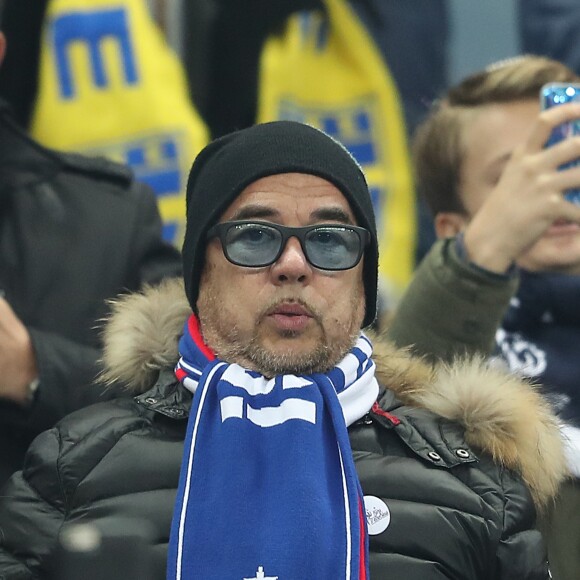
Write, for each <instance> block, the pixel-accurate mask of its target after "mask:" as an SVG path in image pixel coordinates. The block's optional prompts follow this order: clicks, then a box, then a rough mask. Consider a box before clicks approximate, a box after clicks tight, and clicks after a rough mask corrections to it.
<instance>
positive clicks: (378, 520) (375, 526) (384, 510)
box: [364, 495, 391, 536]
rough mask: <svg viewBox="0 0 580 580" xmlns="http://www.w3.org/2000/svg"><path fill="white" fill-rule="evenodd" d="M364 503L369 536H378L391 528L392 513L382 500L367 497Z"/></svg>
mask: <svg viewBox="0 0 580 580" xmlns="http://www.w3.org/2000/svg"><path fill="white" fill-rule="evenodd" d="M364 501H365V514H366V517H367V529H368V532H369V536H377V535H378V534H381V533H383V532H384V531H385V530H386V529H387V528H388V527H389V524H390V523H391V511H390V510H389V508H388V506H387V504H386V503H385V502H384V501H383V500H382V499H379V498H378V497H375V496H374V495H365V497H364Z"/></svg>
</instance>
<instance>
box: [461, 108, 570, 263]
mask: <svg viewBox="0 0 580 580" xmlns="http://www.w3.org/2000/svg"><path fill="white" fill-rule="evenodd" d="M577 118H580V105H579V104H568V105H562V106H559V107H554V108H551V109H548V110H546V111H542V112H541V113H540V114H539V115H538V118H537V120H536V122H535V123H534V125H533V127H532V130H531V132H530V135H529V137H528V138H527V140H526V141H525V142H524V143H522V144H521V145H520V146H519V147H516V149H514V151H513V153H512V155H511V157H510V160H509V161H508V162H507V164H506V166H505V168H504V170H503V172H502V175H501V178H500V180H499V182H498V184H497V185H496V186H495V188H494V189H493V190H492V191H491V193H490V194H489V196H488V197H487V199H486V200H485V202H484V203H483V205H482V206H481V208H480V209H479V211H477V212H476V214H475V216H474V217H473V219H472V220H471V222H470V223H469V225H468V226H467V228H466V230H465V237H464V241H465V247H466V249H467V253H468V255H469V258H470V260H471V261H472V262H474V263H475V264H477V265H479V266H481V267H483V268H486V269H487V270H491V271H493V272H500V273H503V272H506V271H507V270H508V268H509V267H510V266H511V265H512V264H513V263H514V262H515V261H517V259H518V258H519V257H520V256H522V254H524V253H525V252H526V251H527V250H529V249H530V248H531V247H532V246H533V245H534V244H535V243H536V242H537V241H538V240H539V239H540V238H541V237H542V236H543V234H544V233H545V232H546V230H547V229H548V228H549V227H550V226H551V225H552V224H553V223H554V222H555V221H557V220H567V221H570V222H575V223H580V206H578V205H574V204H572V203H570V202H568V201H567V200H566V199H565V198H564V195H563V193H564V191H565V190H566V189H570V188H578V187H580V167H575V168H569V169H566V170H564V171H560V170H558V167H559V166H560V165H562V164H564V163H567V162H569V161H572V160H574V159H577V158H580V137H574V138H570V139H565V140H564V141H562V142H560V143H558V144H557V145H554V146H552V147H548V148H544V145H545V143H546V141H547V140H548V138H549V136H550V133H551V132H552V129H553V128H554V127H556V126H557V125H560V124H561V123H563V122H565V121H569V120H572V119H577Z"/></svg>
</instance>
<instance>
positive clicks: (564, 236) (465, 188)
mask: <svg viewBox="0 0 580 580" xmlns="http://www.w3.org/2000/svg"><path fill="white" fill-rule="evenodd" d="M538 107H539V105H538V101H536V100H529V101H518V102H514V103H504V104H495V105H488V106H485V107H481V108H480V110H479V111H478V112H477V113H476V114H475V115H474V116H473V118H472V119H471V121H469V122H467V123H466V124H465V128H464V129H463V144H464V150H465V158H464V160H463V164H462V168H461V185H460V195H461V199H462V201H463V204H464V206H465V208H466V210H467V214H468V218H470V217H473V216H474V215H475V213H476V212H477V211H478V210H479V208H480V207H481V206H482V204H483V203H484V201H485V200H486V198H487V196H488V195H489V194H490V192H491V191H492V189H493V188H494V187H495V186H496V185H497V183H498V181H499V179H500V177H501V174H502V172H503V169H504V167H505V166H506V163H507V162H508V160H509V158H510V155H511V153H512V151H513V150H514V149H515V147H516V146H518V145H520V144H521V143H522V142H523V141H524V140H525V139H526V138H527V137H528V136H529V134H530V130H531V127H532V125H533V123H534V121H535V120H536V119H537V116H538V112H539V108H538ZM490 235H492V232H490ZM579 264H580V226H578V225H577V224H573V223H560V224H554V225H553V226H551V227H550V228H549V229H548V230H547V231H546V233H545V234H544V235H543V236H542V237H541V238H540V239H539V240H538V241H537V242H536V243H535V244H534V245H533V246H532V247H531V248H530V249H529V250H528V251H527V252H526V253H525V254H523V255H522V256H521V257H520V259H518V265H520V266H521V267H523V268H525V269H527V270H531V271H543V270H548V271H549V270H555V271H559V272H570V273H572V272H577V269H578V265H579Z"/></svg>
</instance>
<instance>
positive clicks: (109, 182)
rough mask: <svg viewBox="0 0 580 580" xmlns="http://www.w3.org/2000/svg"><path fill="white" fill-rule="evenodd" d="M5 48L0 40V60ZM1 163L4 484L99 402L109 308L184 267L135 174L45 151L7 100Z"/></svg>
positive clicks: (0, 126)
mask: <svg viewBox="0 0 580 580" xmlns="http://www.w3.org/2000/svg"><path fill="white" fill-rule="evenodd" d="M0 9H1V7H0ZM5 46H6V43H5V38H4V36H3V34H1V33H0V60H1V57H2V56H3V54H4V51H5ZM0 167H1V171H0V208H1V211H0V294H1V297H0V449H1V450H2V452H1V454H0V483H3V482H4V481H5V480H6V479H7V478H8V477H9V476H10V475H11V474H12V473H13V472H14V471H16V470H18V469H20V468H21V467H22V459H23V457H24V453H25V451H26V448H27V447H28V445H29V444H30V442H31V441H32V439H33V438H34V436H36V435H37V434H38V433H40V432H41V431H44V430H45V429H47V428H49V427H52V426H53V425H54V424H55V423H56V422H57V421H58V420H59V419H60V418H62V417H63V416H64V415H66V414H67V413H69V412H70V411H72V410H74V409H78V408H79V407H81V406H84V405H86V404H89V403H92V402H95V401H97V400H100V399H101V398H102V397H103V393H102V391H103V389H102V387H96V386H90V385H91V383H92V382H93V380H94V378H95V377H96V374H97V372H98V366H97V359H98V358H99V357H100V349H101V342H100V339H99V335H98V331H97V329H96V325H97V323H98V321H99V320H100V319H101V318H103V316H105V314H106V312H107V305H106V300H107V299H110V298H112V297H114V296H116V295H117V294H118V293H120V292H122V291H130V290H136V289H138V288H140V287H141V286H142V285H143V284H146V283H147V284H153V283H155V282H158V281H160V280H161V279H163V278H165V277H167V276H177V275H180V272H181V260H180V257H179V252H178V251H177V250H176V249H175V248H173V247H171V246H169V245H167V244H166V243H165V242H163V240H162V238H161V231H162V230H161V220H160V217H159V214H158V210H157V205H156V200H155V197H154V195H153V193H152V192H150V191H149V190H148V189H147V188H146V187H145V186H144V185H142V184H140V183H137V182H136V181H135V180H134V178H133V175H132V173H131V172H130V171H129V170H128V169H126V168H125V167H122V166H120V165H117V164H114V163H112V162H109V161H106V160H104V159H90V158H87V157H80V156H76V155H72V154H63V153H58V152H56V151H51V150H48V149H45V148H44V147H42V146H40V145H39V144H37V143H35V142H34V141H32V140H31V139H30V138H29V137H28V136H27V135H26V134H25V133H24V132H23V131H22V130H21V129H20V128H19V127H18V126H17V124H16V123H15V122H14V121H13V119H12V116H11V112H10V109H9V107H8V106H7V105H6V104H5V103H4V102H3V101H0ZM115 394H118V393H116V391H115V390H114V389H111V390H110V391H109V392H108V393H107V396H108V397H110V396H113V395H115Z"/></svg>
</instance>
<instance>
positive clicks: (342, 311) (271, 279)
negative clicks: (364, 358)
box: [197, 173, 364, 376]
mask: <svg viewBox="0 0 580 580" xmlns="http://www.w3.org/2000/svg"><path fill="white" fill-rule="evenodd" d="M239 219H244V220H248V219H250V220H251V219H257V220H260V221H267V222H272V223H275V224H281V225H285V226H307V225H313V224H318V223H348V224H350V225H356V221H355V218H354V215H353V213H352V210H351V209H350V206H349V204H348V202H347V200H346V199H345V197H344V196H343V195H342V193H341V192H340V190H338V189H337V188H336V187H335V186H334V185H332V184H331V183H329V182H328V181H326V180H324V179H322V178H320V177H315V176H312V175H305V174H300V173H285V174H279V175H272V176H269V177H264V178H262V179H259V180H258V181H255V182H254V183H252V184H251V185H249V186H248V187H246V188H245V189H244V190H243V191H242V193H241V194H240V195H239V197H238V198H237V199H236V200H235V201H234V202H233V203H232V204H231V205H230V206H229V207H228V209H227V210H226V211H225V212H224V214H223V215H222V217H221V219H220V222H225V221H231V220H239ZM197 307H198V312H199V319H200V324H201V330H202V333H203V336H204V339H205V341H206V342H207V344H208V345H209V346H210V347H211V348H212V349H213V350H214V352H216V354H217V355H218V356H219V357H220V358H222V359H224V360H226V361H228V362H235V363H238V364H240V365H242V366H244V367H246V368H250V369H253V370H256V371H258V372H261V373H262V374H264V375H266V376H273V375H275V374H281V373H310V372H324V371H326V370H328V369H330V368H332V367H333V366H334V365H335V364H336V363H337V362H338V361H339V360H340V359H341V358H342V357H343V356H344V355H345V354H346V353H347V352H348V350H350V348H351V347H352V345H353V344H354V341H355V340H356V337H357V336H358V333H359V330H360V326H361V324H362V321H363V318H364V289H363V281H362V260H361V261H360V262H359V263H358V264H357V265H356V266H355V267H354V268H351V269H350V270H342V271H325V270H319V269H316V268H315V267H314V266H312V265H310V264H309V263H308V261H307V260H306V257H305V256H304V254H303V252H302V248H301V246H300V242H299V241H298V240H297V239H296V238H290V239H289V240H288V241H287V243H286V246H285V248H284V250H283V252H282V254H281V256H280V257H279V258H278V260H277V261H276V262H274V263H273V264H272V265H270V266H265V267H260V268H245V267H241V266H236V265H234V264H232V263H230V262H229V261H228V260H227V259H226V257H225V256H224V253H223V251H222V248H221V243H220V241H219V239H217V238H214V239H213V240H211V241H209V242H208V246H207V249H206V261H205V266H204V270H203V273H202V277H201V284H200V292H199V299H198V302H197Z"/></svg>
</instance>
